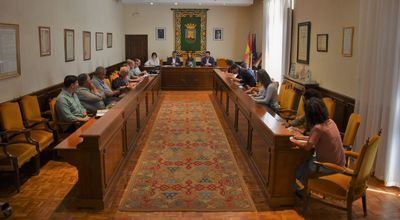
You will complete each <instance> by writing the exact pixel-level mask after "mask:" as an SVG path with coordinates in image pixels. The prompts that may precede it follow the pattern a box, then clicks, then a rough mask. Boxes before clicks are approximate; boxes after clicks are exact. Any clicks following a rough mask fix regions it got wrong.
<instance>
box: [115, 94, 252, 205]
mask: <svg viewBox="0 0 400 220" xmlns="http://www.w3.org/2000/svg"><path fill="white" fill-rule="evenodd" d="M120 210H121V211H139V212H140V211H201V212H207V211H255V210H256V209H255V207H254V204H253V201H252V199H251V197H250V195H249V193H248V190H247V187H246V184H245V183H244V181H243V179H242V177H241V175H240V172H239V169H238V167H237V164H236V161H235V158H234V156H233V154H232V151H231V149H230V146H229V143H228V140H227V139H226V136H225V134H224V130H223V128H222V126H221V124H220V122H219V121H218V118H217V115H216V113H215V111H214V107H213V105H212V103H211V101H210V99H209V97H208V95H206V94H202V95H196V96H194V97H183V96H182V95H181V96H179V95H167V96H166V97H165V98H164V100H163V102H162V104H161V107H160V111H159V113H158V115H157V119H156V120H155V122H154V125H153V128H152V131H151V133H150V136H149V139H148V140H147V146H145V148H144V150H143V153H142V155H141V156H140V158H139V161H138V164H137V165H136V167H135V170H134V172H133V174H132V177H131V179H130V181H129V183H128V186H127V188H126V191H125V193H124V195H123V198H122V201H121V204H120Z"/></svg>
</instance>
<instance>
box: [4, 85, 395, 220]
mask: <svg viewBox="0 0 400 220" xmlns="http://www.w3.org/2000/svg"><path fill="white" fill-rule="evenodd" d="M198 93H202V92H163V96H165V95H168V96H170V95H171V96H174V97H176V98H182V97H186V98H187V97H191V98H195V97H196V94H198ZM157 111H158V109H157V110H156V111H155V113H154V114H153V115H152V116H151V118H150V120H149V123H148V125H147V127H146V131H149V129H150V128H151V127H152V125H153V122H154V119H155V116H156V114H157ZM217 112H218V111H217ZM221 122H222V125H223V127H224V130H225V132H226V135H227V137H228V140H229V142H230V144H231V147H232V150H233V152H234V155H235V158H236V160H237V162H238V165H239V168H240V170H241V172H242V174H243V178H244V179H245V181H246V184H247V186H248V188H249V191H250V193H251V196H252V199H253V201H254V203H255V205H256V207H257V210H258V212H252V213H243V212H223V213H205V212H146V213H143V212H142V213H134V212H120V211H118V205H119V202H120V200H121V197H122V194H123V192H124V189H125V187H126V185H127V183H128V180H129V178H130V175H131V174H132V171H133V169H134V167H135V164H136V162H137V160H138V158H139V156H140V154H141V151H142V148H143V146H144V143H145V142H146V140H147V138H148V134H149V132H144V133H143V134H142V136H141V137H140V138H139V140H138V144H137V148H136V150H135V151H134V152H133V153H132V154H131V155H130V161H129V163H128V164H127V166H126V167H124V170H123V172H124V175H123V178H121V179H120V180H119V182H118V184H117V185H116V187H115V190H114V192H113V193H112V201H111V202H110V204H108V206H107V207H106V208H105V209H104V210H102V211H95V210H87V209H77V208H74V204H73V203H72V202H71V201H72V199H71V198H73V196H74V194H75V192H76V189H75V188H74V186H75V183H76V181H77V178H78V177H77V170H76V168H75V167H73V166H71V165H69V164H67V163H65V162H62V161H49V162H48V163H47V164H46V165H44V166H43V167H42V169H41V172H40V174H39V175H37V176H32V177H30V178H29V179H28V180H26V181H25V182H24V183H23V186H22V188H21V192H20V193H18V194H17V193H15V192H10V191H12V190H13V188H12V187H11V186H10V184H9V183H8V182H9V181H7V179H6V178H7V177H5V176H1V177H0V201H7V202H9V203H10V204H11V206H12V207H13V210H14V213H13V216H12V218H13V219H149V220H153V219H162V220H164V219H212V220H214V219H232V220H236V219H237V220H239V219H254V220H255V219H303V217H302V216H301V215H300V214H298V213H300V212H299V210H300V205H301V204H299V205H298V206H296V207H282V208H280V209H278V210H271V208H270V207H269V206H268V202H267V200H266V198H265V197H264V196H263V194H262V192H261V189H260V188H259V186H258V184H257V181H256V179H255V177H254V176H253V174H252V172H251V170H250V168H249V167H248V165H247V163H246V160H245V158H244V156H243V155H242V154H241V151H240V149H239V147H238V145H237V143H236V141H235V138H234V136H233V134H232V133H231V132H230V130H229V129H227V125H226V124H225V123H223V120H221ZM367 198H368V214H369V216H368V219H400V190H399V189H397V188H387V187H384V186H383V184H382V183H380V182H379V181H377V180H375V179H372V180H371V181H370V188H369V190H368V192H367ZM353 217H354V218H356V219H363V216H362V207H361V201H357V202H355V203H354V207H353ZM345 218H346V213H345V211H342V210H338V209H335V208H332V207H329V206H326V205H324V204H320V203H316V202H314V203H312V204H311V207H310V211H309V215H308V216H306V219H335V220H338V219H345Z"/></svg>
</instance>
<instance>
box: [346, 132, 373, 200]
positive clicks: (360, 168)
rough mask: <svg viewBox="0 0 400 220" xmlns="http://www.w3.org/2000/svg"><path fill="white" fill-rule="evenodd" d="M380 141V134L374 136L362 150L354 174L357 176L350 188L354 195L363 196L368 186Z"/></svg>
mask: <svg viewBox="0 0 400 220" xmlns="http://www.w3.org/2000/svg"><path fill="white" fill-rule="evenodd" d="M379 140H380V133H379V134H377V135H374V136H373V137H371V138H369V139H368V140H367V143H365V144H364V146H363V147H362V148H361V152H360V155H359V157H358V159H357V162H356V166H355V169H354V173H355V174H356V175H355V176H354V177H353V178H352V180H351V182H350V188H351V189H352V190H354V191H353V193H354V194H355V195H356V196H357V195H358V196H359V195H360V194H362V193H363V192H364V190H365V189H366V186H367V180H368V178H369V177H370V175H371V171H372V166H373V165H374V160H375V157H376V152H377V151H378V144H379Z"/></svg>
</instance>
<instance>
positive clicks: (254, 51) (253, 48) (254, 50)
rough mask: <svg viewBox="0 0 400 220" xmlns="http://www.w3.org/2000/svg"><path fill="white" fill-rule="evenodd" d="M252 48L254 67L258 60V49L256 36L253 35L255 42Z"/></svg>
mask: <svg viewBox="0 0 400 220" xmlns="http://www.w3.org/2000/svg"><path fill="white" fill-rule="evenodd" d="M251 46H252V49H251V52H252V54H253V59H252V64H253V65H254V64H255V63H256V61H257V59H258V55H257V48H256V34H253V42H252V44H251ZM250 68H252V66H250Z"/></svg>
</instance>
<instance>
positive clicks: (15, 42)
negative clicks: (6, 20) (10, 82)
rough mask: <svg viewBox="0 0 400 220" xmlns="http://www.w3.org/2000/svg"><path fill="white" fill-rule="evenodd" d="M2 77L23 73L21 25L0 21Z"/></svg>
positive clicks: (0, 70) (0, 73) (0, 68)
mask: <svg viewBox="0 0 400 220" xmlns="http://www.w3.org/2000/svg"><path fill="white" fill-rule="evenodd" d="M0 51H1V52H0V79H5V78H10V77H14V76H19V75H21V66H20V57H19V55H20V52H19V25H18V24H2V23H0Z"/></svg>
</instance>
